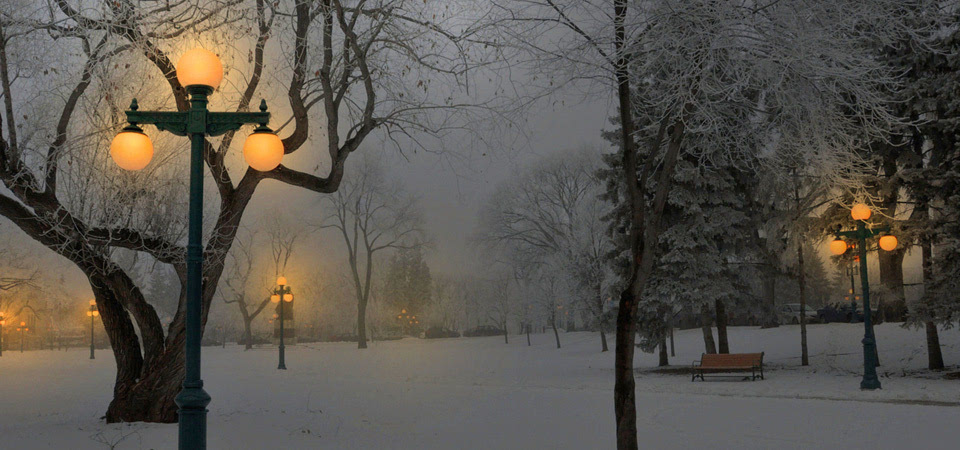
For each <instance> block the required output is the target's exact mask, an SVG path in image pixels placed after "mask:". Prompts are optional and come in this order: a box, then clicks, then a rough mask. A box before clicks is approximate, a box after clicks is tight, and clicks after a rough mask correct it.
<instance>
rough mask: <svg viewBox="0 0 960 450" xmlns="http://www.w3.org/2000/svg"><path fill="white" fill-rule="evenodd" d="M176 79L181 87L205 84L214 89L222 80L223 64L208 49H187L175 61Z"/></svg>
mask: <svg viewBox="0 0 960 450" xmlns="http://www.w3.org/2000/svg"><path fill="white" fill-rule="evenodd" d="M177 80H179V81H180V84H181V85H182V86H183V87H188V86H207V87H210V88H213V89H214V90H216V89H217V87H218V86H220V82H221V81H223V64H222V63H221V62H220V58H219V57H217V55H216V54H215V53H213V52H211V51H210V50H206V49H202V48H195V49H193V50H189V51H187V52H186V53H184V54H183V55H182V56H181V57H180V59H179V60H178V61H177Z"/></svg>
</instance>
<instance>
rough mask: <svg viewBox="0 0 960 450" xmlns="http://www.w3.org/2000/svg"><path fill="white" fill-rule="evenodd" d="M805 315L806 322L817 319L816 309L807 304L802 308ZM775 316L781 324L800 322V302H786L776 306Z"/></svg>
mask: <svg viewBox="0 0 960 450" xmlns="http://www.w3.org/2000/svg"><path fill="white" fill-rule="evenodd" d="M804 313H806V314H805V315H806V316H807V323H811V322H816V321H817V310H816V309H814V308H811V307H809V306H807V307H806V308H805V310H804ZM777 318H778V319H779V320H780V323H781V324H788V323H792V324H797V323H800V304H799V303H787V304H785V305H781V306H780V308H777Z"/></svg>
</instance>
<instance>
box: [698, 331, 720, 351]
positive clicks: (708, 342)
mask: <svg viewBox="0 0 960 450" xmlns="http://www.w3.org/2000/svg"><path fill="white" fill-rule="evenodd" d="M700 329H701V330H702V331H703V346H704V350H705V351H706V353H710V354H713V353H716V352H717V344H716V342H714V340H713V329H712V328H711V327H710V326H709V325H707V326H704V327H700Z"/></svg>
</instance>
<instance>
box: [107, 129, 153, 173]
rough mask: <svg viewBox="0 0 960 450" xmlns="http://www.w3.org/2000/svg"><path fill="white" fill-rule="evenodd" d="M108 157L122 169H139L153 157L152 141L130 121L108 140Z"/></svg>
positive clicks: (145, 165)
mask: <svg viewBox="0 0 960 450" xmlns="http://www.w3.org/2000/svg"><path fill="white" fill-rule="evenodd" d="M110 157H111V158H113V162H115V163H117V165H118V166H120V168H121V169H123V170H131V171H135V170H141V169H143V168H144V167H147V164H150V160H152V159H153V142H151V141H150V138H149V137H147V135H146V134H144V133H143V129H141V128H140V127H138V126H137V125H136V124H134V123H131V124H130V125H127V126H126V127H124V129H123V130H122V131H120V133H119V134H117V136H116V137H114V138H113V141H112V142H110Z"/></svg>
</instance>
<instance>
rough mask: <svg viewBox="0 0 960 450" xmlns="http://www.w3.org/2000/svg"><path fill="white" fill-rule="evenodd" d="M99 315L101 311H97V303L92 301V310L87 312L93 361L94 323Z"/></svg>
mask: <svg viewBox="0 0 960 450" xmlns="http://www.w3.org/2000/svg"><path fill="white" fill-rule="evenodd" d="M99 315H100V311H98V310H97V301H96V300H90V310H89V311H87V316H89V317H90V359H93V322H94V321H95V320H96V318H97V316H99Z"/></svg>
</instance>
